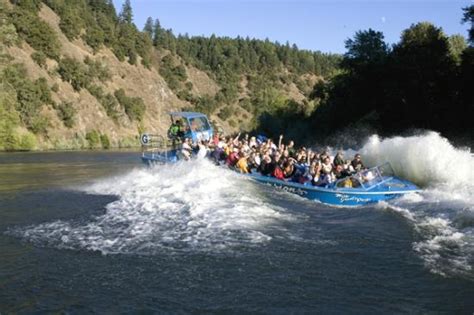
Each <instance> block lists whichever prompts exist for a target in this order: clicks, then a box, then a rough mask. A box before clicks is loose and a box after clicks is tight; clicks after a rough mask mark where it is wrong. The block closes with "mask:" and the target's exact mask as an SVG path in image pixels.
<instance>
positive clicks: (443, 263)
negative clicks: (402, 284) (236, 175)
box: [348, 132, 474, 279]
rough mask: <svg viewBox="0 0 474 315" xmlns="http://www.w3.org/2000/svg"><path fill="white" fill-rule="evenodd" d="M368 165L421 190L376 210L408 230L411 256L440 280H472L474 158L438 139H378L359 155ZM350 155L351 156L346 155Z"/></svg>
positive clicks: (467, 151)
mask: <svg viewBox="0 0 474 315" xmlns="http://www.w3.org/2000/svg"><path fill="white" fill-rule="evenodd" d="M359 151H360V152H361V153H362V154H363V156H364V157H365V161H366V163H367V164H368V165H378V164H382V163H384V162H386V161H388V162H390V164H391V165H392V167H393V168H394V170H395V173H396V174H397V175H398V176H400V177H403V178H406V179H409V180H410V181H413V182H414V183H416V184H418V185H420V186H421V187H422V188H423V192H422V193H421V195H414V196H407V197H405V198H400V199H398V200H394V201H391V202H390V203H382V204H380V205H379V206H381V207H385V208H390V209H391V210H392V211H396V212H398V213H400V214H401V215H403V216H404V217H405V218H406V219H407V220H409V222H410V223H412V224H413V226H414V229H415V231H416V233H417V235H418V236H417V238H418V239H417V240H416V241H415V242H414V244H413V249H414V251H415V252H416V253H417V254H418V255H420V257H421V258H422V259H423V261H424V262H425V265H426V267H427V268H429V270H430V271H432V272H433V273H436V274H439V275H442V276H456V275H463V276H467V277H469V278H472V279H474V275H473V272H474V270H473V267H474V156H473V154H472V153H471V152H470V149H468V148H465V149H461V148H456V147H454V146H453V145H452V144H451V143H450V142H449V141H448V140H447V139H446V138H443V137H441V136H440V135H439V134H438V133H435V132H429V133H427V134H423V135H415V136H411V137H393V138H387V139H381V138H380V137H378V136H372V137H370V138H369V139H368V141H367V142H366V143H365V144H364V145H363V146H362V148H360V150H359ZM348 153H349V154H352V153H353V151H348Z"/></svg>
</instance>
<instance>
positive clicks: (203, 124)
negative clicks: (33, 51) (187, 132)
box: [189, 116, 210, 132]
mask: <svg viewBox="0 0 474 315" xmlns="http://www.w3.org/2000/svg"><path fill="white" fill-rule="evenodd" d="M189 124H190V126H191V130H192V131H197V132H199V131H206V130H209V129H210V127H209V122H208V121H207V118H206V117H204V116H198V117H193V118H190V119H189Z"/></svg>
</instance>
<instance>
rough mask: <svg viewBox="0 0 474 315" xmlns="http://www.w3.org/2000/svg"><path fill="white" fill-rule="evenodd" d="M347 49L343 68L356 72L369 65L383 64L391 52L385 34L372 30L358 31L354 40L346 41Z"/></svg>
mask: <svg viewBox="0 0 474 315" xmlns="http://www.w3.org/2000/svg"><path fill="white" fill-rule="evenodd" d="M345 47H346V49H347V52H346V53H345V54H344V60H343V62H342V66H343V67H345V68H346V69H348V70H351V71H356V72H357V71H358V70H360V69H361V68H364V67H367V66H368V65H378V64H382V63H383V62H384V61H385V59H386V58H387V56H388V52H389V49H388V45H387V44H386V43H385V42H384V36H383V33H382V32H377V31H374V30H372V29H369V30H367V31H358V32H357V33H356V34H355V36H354V39H348V40H346V42H345Z"/></svg>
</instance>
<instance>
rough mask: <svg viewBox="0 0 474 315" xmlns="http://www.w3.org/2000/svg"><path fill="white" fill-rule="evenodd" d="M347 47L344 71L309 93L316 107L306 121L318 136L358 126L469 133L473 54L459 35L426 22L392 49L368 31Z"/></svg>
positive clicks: (408, 31) (412, 30) (408, 32)
mask: <svg viewBox="0 0 474 315" xmlns="http://www.w3.org/2000/svg"><path fill="white" fill-rule="evenodd" d="M346 44H347V49H348V52H347V53H346V54H345V55H344V60H343V61H342V66H343V67H344V70H345V71H344V72H342V73H340V74H339V75H337V76H335V77H333V78H332V79H331V80H329V81H327V82H325V83H322V82H320V83H318V84H316V85H315V87H314V89H313V91H312V93H311V94H310V97H311V98H312V99H314V100H315V101H316V102H318V103H316V104H317V105H319V107H318V108H317V109H316V110H315V112H314V114H313V116H312V118H311V119H310V120H309V121H308V122H311V124H313V125H315V126H318V127H319V128H318V131H320V133H323V134H324V133H326V134H327V133H330V132H331V131H333V130H335V129H336V130H337V129H340V128H343V127H347V126H349V125H351V124H354V123H359V122H360V123H362V122H364V123H370V124H371V126H372V127H376V128H380V129H381V130H383V131H385V132H387V131H390V132H396V131H400V130H405V129H407V128H426V129H433V130H438V131H449V132H453V131H458V132H466V130H469V129H470V130H472V122H471V121H470V118H466V117H472V116H473V115H474V113H473V108H472V82H473V78H472V73H474V62H473V61H474V58H472V56H473V55H474V54H472V55H471V54H469V48H465V47H466V46H465V43H464V40H463V38H462V37H461V36H453V37H451V38H448V37H447V36H446V35H445V34H444V33H443V32H442V30H441V29H440V28H437V27H435V26H434V25H432V24H430V23H426V22H424V23H418V24H414V25H412V26H411V27H410V28H408V29H406V30H404V31H403V33H402V36H401V40H400V42H398V43H397V44H395V45H394V47H393V50H392V51H389V50H387V49H386V47H387V45H386V44H385V43H383V35H382V34H381V33H378V32H374V31H371V30H369V31H366V32H357V33H356V35H355V38H354V39H353V40H348V41H347V42H346ZM468 86H471V88H468ZM469 104H471V105H469ZM321 130H322V132H321Z"/></svg>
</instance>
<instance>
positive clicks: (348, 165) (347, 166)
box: [344, 160, 355, 174]
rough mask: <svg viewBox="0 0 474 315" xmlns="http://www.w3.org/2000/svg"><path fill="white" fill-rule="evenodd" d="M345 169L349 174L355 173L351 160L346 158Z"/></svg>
mask: <svg viewBox="0 0 474 315" xmlns="http://www.w3.org/2000/svg"><path fill="white" fill-rule="evenodd" d="M344 169H345V170H346V172H347V173H349V174H354V173H355V170H354V167H352V164H351V160H346V163H344Z"/></svg>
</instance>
